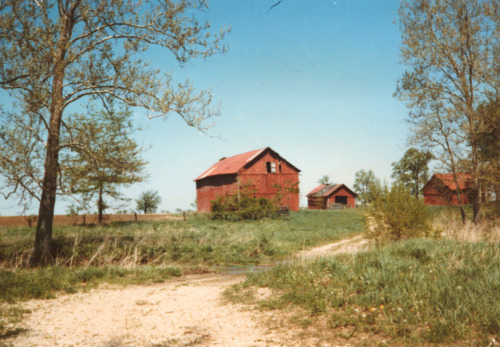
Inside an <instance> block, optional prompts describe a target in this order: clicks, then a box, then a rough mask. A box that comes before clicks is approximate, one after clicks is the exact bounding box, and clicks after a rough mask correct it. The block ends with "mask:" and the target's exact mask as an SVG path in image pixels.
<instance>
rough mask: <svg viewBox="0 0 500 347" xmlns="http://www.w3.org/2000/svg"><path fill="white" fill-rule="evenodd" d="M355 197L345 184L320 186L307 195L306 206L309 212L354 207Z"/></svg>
mask: <svg viewBox="0 0 500 347" xmlns="http://www.w3.org/2000/svg"><path fill="white" fill-rule="evenodd" d="M357 196H358V194H356V193H355V192H353V191H352V190H351V189H349V188H348V187H347V186H346V185H345V184H321V185H319V186H318V187H316V188H314V189H313V190H312V191H311V192H310V193H309V194H307V206H308V207H309V209H311V210H326V209H330V208H334V207H338V206H340V207H355V206H356V197H357Z"/></svg>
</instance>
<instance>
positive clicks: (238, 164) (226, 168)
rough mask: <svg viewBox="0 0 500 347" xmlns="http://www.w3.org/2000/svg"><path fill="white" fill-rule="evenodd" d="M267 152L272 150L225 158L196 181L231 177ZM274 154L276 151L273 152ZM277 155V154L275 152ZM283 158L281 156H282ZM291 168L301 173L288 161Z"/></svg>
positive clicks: (261, 150) (260, 150)
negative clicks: (220, 176) (213, 177)
mask: <svg viewBox="0 0 500 347" xmlns="http://www.w3.org/2000/svg"><path fill="white" fill-rule="evenodd" d="M266 150H271V151H273V150H272V149H271V148H269V147H266V148H262V149H257V150H254V151H250V152H246V153H242V154H238V155H235V156H232V157H229V158H224V159H221V160H219V161H218V162H217V163H215V164H214V165H212V166H211V167H210V168H209V169H208V170H206V171H205V172H203V173H202V174H201V175H200V176H198V177H197V178H196V179H195V181H198V180H201V179H203V178H205V177H210V176H217V175H230V174H236V173H238V172H239V171H240V170H241V169H242V168H243V167H244V166H245V165H247V164H249V163H251V162H252V161H253V160H254V159H255V158H257V157H258V156H259V155H260V154H262V153H263V152H264V151H266ZM273 152H274V151H273ZM274 153H276V152H274ZM276 154H277V155H278V156H280V155H279V154H278V153H276ZM280 158H281V156H280ZM281 159H282V160H283V161H286V160H285V159H283V158H281ZM286 162H287V163H288V164H289V165H290V166H291V167H293V168H294V169H296V170H297V171H298V172H300V170H299V169H297V168H296V167H295V166H293V165H292V164H290V163H289V162H288V161H286Z"/></svg>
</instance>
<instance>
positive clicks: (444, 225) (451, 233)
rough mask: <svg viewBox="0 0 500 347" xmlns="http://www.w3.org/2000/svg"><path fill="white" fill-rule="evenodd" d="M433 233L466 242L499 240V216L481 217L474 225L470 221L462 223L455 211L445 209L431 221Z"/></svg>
mask: <svg viewBox="0 0 500 347" xmlns="http://www.w3.org/2000/svg"><path fill="white" fill-rule="evenodd" d="M432 227H433V229H434V230H435V234H436V236H438V237H442V238H445V239H448V240H458V241H466V242H479V241H489V242H499V241H500V218H499V217H495V216H494V217H490V218H488V219H486V218H483V222H482V223H481V224H479V225H475V224H474V223H473V222H472V221H470V220H467V222H466V223H465V225H464V224H462V222H461V220H460V216H459V214H458V212H457V211H451V210H445V211H442V212H441V213H440V214H438V215H437V216H436V217H435V218H434V220H433V223H432Z"/></svg>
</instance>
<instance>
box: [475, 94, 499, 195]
mask: <svg viewBox="0 0 500 347" xmlns="http://www.w3.org/2000/svg"><path fill="white" fill-rule="evenodd" d="M478 113H479V117H480V126H479V128H480V129H481V131H480V132H479V133H478V139H477V142H478V147H479V149H478V151H479V153H478V155H479V161H480V163H481V183H482V185H483V191H484V193H486V194H487V196H486V198H489V196H488V195H491V193H495V195H496V201H497V202H498V201H500V150H499V149H500V98H499V97H498V96H497V97H496V98H495V99H493V100H489V101H488V102H486V103H483V104H481V105H479V107H478Z"/></svg>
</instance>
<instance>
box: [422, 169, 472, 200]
mask: <svg viewBox="0 0 500 347" xmlns="http://www.w3.org/2000/svg"><path fill="white" fill-rule="evenodd" d="M472 180H473V179H472V176H471V175H469V174H465V173H458V174H457V181H458V189H459V190H460V193H461V194H460V196H461V198H462V203H463V204H468V203H470V202H471V196H470V195H471V187H472ZM422 193H423V194H424V204H426V205H441V206H444V205H458V198H457V183H456V182H455V179H454V178H453V174H439V173H437V174H434V175H432V177H431V179H430V180H429V181H428V182H427V183H426V184H425V186H424V187H423V188H422Z"/></svg>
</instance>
